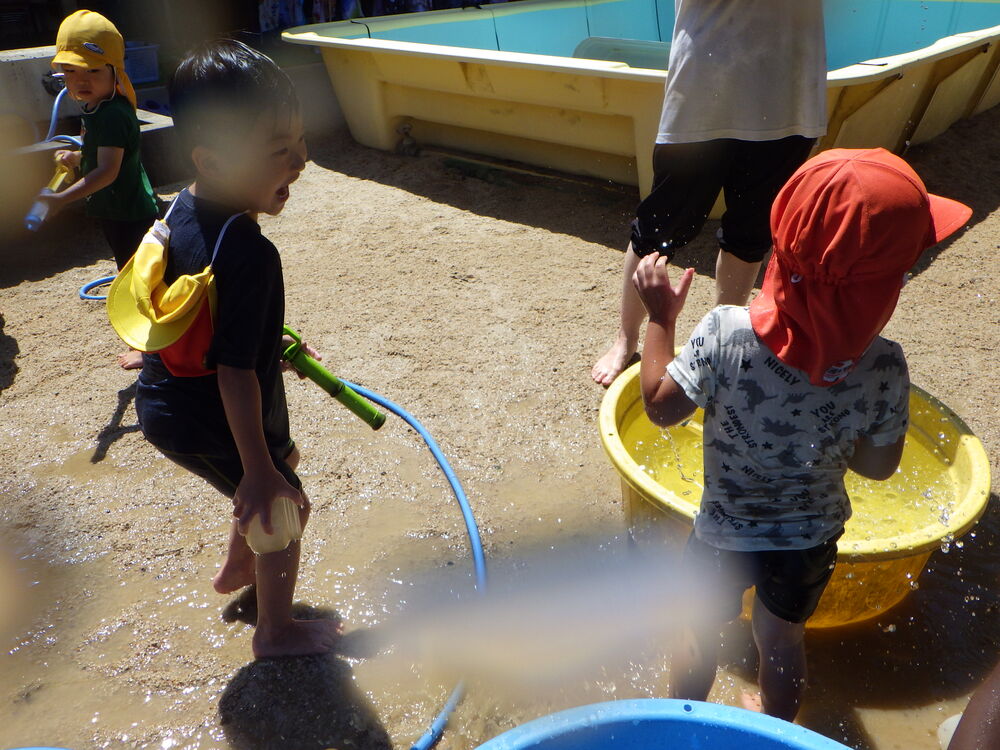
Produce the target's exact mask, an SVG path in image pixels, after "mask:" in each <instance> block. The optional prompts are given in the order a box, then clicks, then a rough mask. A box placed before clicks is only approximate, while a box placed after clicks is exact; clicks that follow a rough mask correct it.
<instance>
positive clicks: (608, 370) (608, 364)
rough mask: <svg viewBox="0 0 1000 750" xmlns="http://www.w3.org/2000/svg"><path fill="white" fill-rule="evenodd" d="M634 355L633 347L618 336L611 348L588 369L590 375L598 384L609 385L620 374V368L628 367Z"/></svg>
mask: <svg viewBox="0 0 1000 750" xmlns="http://www.w3.org/2000/svg"><path fill="white" fill-rule="evenodd" d="M634 356H635V347H634V346H629V344H628V342H627V341H626V340H625V339H624V338H622V337H621V336H619V337H618V340H617V341H615V343H614V344H612V345H611V348H610V349H608V350H607V351H606V352H604V354H603V355H602V356H601V358H600V359H599V360H597V364H596V365H594V368H593V369H592V370H591V371H590V377H592V378H593V379H594V382H595V383H597V384H598V385H603V386H609V385H611V384H612V383H613V382H614V380H615V378H617V377H618V376H619V375H620V374H621V372H622V370H624V369H625V368H626V367H628V364H629V362H630V361H631V360H632V357H634Z"/></svg>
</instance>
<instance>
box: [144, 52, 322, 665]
mask: <svg viewBox="0 0 1000 750" xmlns="http://www.w3.org/2000/svg"><path fill="white" fill-rule="evenodd" d="M170 99H171V103H172V105H173V108H174V122H175V125H176V127H177V129H178V134H179V135H180V137H181V139H182V143H183V144H184V149H185V151H186V153H188V154H190V157H191V161H192V162H193V164H194V167H195V170H196V173H197V177H196V180H195V182H194V184H192V185H191V186H190V187H189V188H187V189H185V190H183V191H181V193H180V194H179V195H178V196H177V199H176V201H175V204H174V205H173V206H172V208H171V211H170V214H169V216H168V218H167V220H166V221H167V223H168V226H169V227H170V247H169V251H168V253H167V258H168V261H167V267H166V274H165V281H166V282H167V283H168V284H169V283H172V282H173V281H174V280H176V279H177V278H178V277H179V276H181V275H184V274H197V273H199V272H201V271H202V270H203V269H204V268H205V267H206V266H208V265H209V264H210V263H211V265H212V270H213V272H214V275H215V288H216V293H217V305H216V309H215V313H214V315H213V319H214V324H213V325H214V333H213V335H212V344H211V347H210V349H209V352H208V357H207V362H206V364H207V366H208V367H209V368H214V369H215V372H210V374H206V375H201V376H195V377H179V376H176V375H172V374H171V373H170V371H169V370H168V369H167V367H166V366H165V365H164V362H163V360H162V359H161V357H160V356H158V355H156V354H147V355H144V364H143V369H142V372H141V373H140V375H139V385H138V390H137V393H136V411H137V413H138V416H139V423H140V424H141V426H142V430H143V434H144V435H145V436H146V439H147V440H149V441H150V442H151V443H152V444H153V445H155V446H156V447H157V448H158V449H160V450H161V451H162V452H163V453H164V454H165V455H166V456H167V457H168V458H170V459H171V460H172V461H174V462H175V463H177V464H179V465H181V466H183V467H184V468H186V469H188V470H189V471H191V472H193V473H194V474H197V475H198V476H200V477H202V478H204V479H206V480H207V481H208V482H209V483H210V484H212V485H213V486H214V487H215V488H216V489H218V490H219V491H220V492H222V493H223V494H225V495H227V496H228V497H231V498H232V499H233V504H234V511H233V515H234V516H235V520H234V521H233V525H232V529H231V532H230V539H229V550H228V553H227V556H226V560H225V561H224V563H223V565H222V568H221V569H220V571H219V572H218V574H217V575H216V577H215V579H214V581H213V585H214V587H215V590H216V591H218V592H219V593H231V592H233V591H236V590H238V589H240V588H242V587H244V586H248V585H251V584H256V586H257V608H258V617H257V631H256V633H255V634H254V638H253V652H254V655H255V656H256V657H258V658H262V657H274V656H292V655H302V654H314V653H322V652H325V651H328V650H329V649H330V648H331V647H332V646H333V644H334V642H335V640H336V638H337V635H338V630H337V626H336V625H335V624H334V623H333V622H331V621H326V620H294V619H292V616H291V605H292V595H293V593H294V589H295V581H296V576H297V572H298V563H299V542H298V541H293V542H292V543H291V544H290V545H289V547H288V548H287V549H285V550H283V551H281V552H271V553H268V554H261V555H254V554H253V552H252V551H251V550H250V548H249V546H248V545H247V542H246V539H245V538H244V536H243V534H244V533H246V531H247V528H248V525H249V524H250V522H251V520H252V519H253V518H254V516H259V517H260V521H261V523H262V525H263V527H264V529H265V530H266V531H270V528H271V527H270V517H269V516H270V507H271V502H272V501H273V500H274V499H275V498H277V497H288V498H291V499H292V500H293V501H294V502H295V503H296V504H297V505H298V506H299V508H300V516H301V520H302V524H303V525H305V522H306V519H307V517H308V515H309V501H308V499H307V498H306V496H305V493H303V492H302V484H301V482H300V481H299V479H298V477H297V476H296V475H295V467H296V465H297V464H298V459H299V454H298V450H297V449H296V448H295V445H294V443H293V442H292V440H291V437H290V435H289V428H288V410H287V407H286V404H285V390H284V385H283V383H282V380H281V363H280V358H281V351H282V346H283V344H282V324H283V322H284V314H285V294H284V284H283V281H282V273H281V259H280V258H279V256H278V251H277V249H276V248H275V247H274V245H272V244H271V242H269V241H268V240H267V238H265V237H264V236H263V235H262V234H261V231H260V227H259V226H258V224H257V222H256V216H257V214H258V213H259V212H264V213H268V214H271V215H276V214H278V213H280V212H281V210H282V208H283V207H284V205H285V201H286V200H287V199H288V195H289V189H288V186H289V185H290V184H291V183H292V182H294V181H295V180H296V178H297V177H298V176H299V173H300V172H301V171H302V169H303V168H304V167H305V159H306V148H305V139H304V136H303V129H302V118H301V116H300V113H299V105H298V100H297V98H296V95H295V91H294V88H293V87H292V83H291V81H289V79H288V77H287V76H286V75H285V74H284V73H283V72H282V71H281V70H280V69H279V68H278V67H277V66H276V65H275V64H274V62H272V61H271V60H270V59H269V58H267V57H265V56H264V55H262V54H260V53H258V52H256V51H254V50H252V49H250V48H249V47H247V46H245V45H243V44H241V43H239V42H234V41H220V42H212V43H209V44H206V45H204V46H202V47H201V48H199V49H198V50H196V51H195V52H194V53H193V54H191V55H190V56H189V57H188V58H187V59H185V60H184V61H183V62H182V63H181V64H180V66H179V67H178V68H177V71H176V73H175V74H174V77H173V80H172V81H171V91H170ZM220 236H221V240H220ZM213 254H214V256H215V257H214V260H213Z"/></svg>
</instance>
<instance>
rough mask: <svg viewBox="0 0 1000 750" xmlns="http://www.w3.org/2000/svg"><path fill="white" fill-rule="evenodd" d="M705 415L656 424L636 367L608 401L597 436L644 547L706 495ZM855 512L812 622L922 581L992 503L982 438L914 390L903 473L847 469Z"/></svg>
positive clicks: (684, 520)
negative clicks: (871, 476) (933, 561)
mask: <svg viewBox="0 0 1000 750" xmlns="http://www.w3.org/2000/svg"><path fill="white" fill-rule="evenodd" d="M701 418H702V416H701V411H699V412H697V414H696V415H695V416H694V417H692V419H691V420H690V421H689V422H687V423H686V424H684V425H683V426H680V425H679V426H676V427H672V428H669V429H667V430H660V428H658V427H656V426H655V425H653V424H652V423H651V422H650V421H649V420H648V419H647V418H646V413H645V411H644V409H643V404H642V396H641V394H640V391H639V365H634V366H633V367H631V368H629V369H628V370H626V371H625V372H624V373H622V375H621V376H619V378H618V379H617V380H616V381H615V382H614V383H613V384H612V386H611V387H610V388H609V389H608V392H607V394H606V395H605V397H604V401H603V403H602V404H601V411H600V430H601V441H602V443H603V445H604V450H605V452H606V453H607V455H608V458H610V459H611V463H612V464H613V465H614V467H615V469H616V470H617V471H618V473H619V474H620V475H621V485H622V497H623V499H624V502H625V512H626V514H627V517H628V523H629V527H630V529H631V531H632V533H633V536H634V537H635V538H636V539H637V541H639V543H641V544H649V543H663V542H664V541H667V542H668V543H670V542H677V543H678V544H677V547H678V548H679V547H680V543H681V542H683V541H684V540H686V539H687V536H688V535H689V534H690V532H691V528H692V526H693V523H694V515H695V512H696V511H697V509H698V505H699V502H700V500H701V491H702V476H703V475H702V451H701V440H702V423H701ZM846 481H847V489H848V491H849V493H850V495H851V503H852V506H853V510H854V515H853V517H852V518H851V519H850V520H849V521H848V523H847V529H846V531H845V533H844V536H843V537H841V540H840V543H839V548H840V551H839V554H838V556H837V567H836V569H835V570H834V574H833V578H832V580H831V581H830V585H829V586H828V588H827V590H826V592H825V593H824V595H823V599H822V600H821V601H820V605H819V609H818V610H817V611H816V614H815V615H814V616H813V617H812V618H811V619H810V620H809V622H808V625H809V627H814V628H830V627H837V626H840V625H846V624H849V623H852V622H860V621H862V620H867V619H869V618H871V617H875V616H877V615H879V614H881V613H882V612H885V611H886V610H888V609H889V608H891V607H893V606H894V605H896V604H898V603H899V602H900V601H902V600H903V598H904V597H905V596H906V595H907V593H909V591H910V590H911V588H915V587H916V582H917V578H918V576H919V575H920V572H921V571H922V570H923V568H924V564H925V563H926V562H927V558H928V557H930V555H931V553H932V552H933V551H934V550H936V549H939V548H941V547H942V546H945V545H950V544H952V543H953V542H954V541H955V540H956V539H958V538H959V537H961V536H962V535H963V534H965V533H966V532H967V531H968V530H969V529H970V528H971V527H972V525H973V524H975V522H976V521H977V520H978V519H979V517H980V515H982V513H983V511H984V510H985V509H986V503H987V499H988V497H989V490H990V467H989V461H988V460H987V457H986V452H985V450H984V449H983V445H982V443H981V442H980V441H979V439H978V438H976V436H975V435H973V434H972V432H971V431H970V430H969V428H968V427H967V426H966V425H965V423H964V422H962V420H961V419H959V418H958V417H957V416H956V415H955V414H954V413H953V412H952V411H951V410H950V409H948V407H947V406H945V405H944V404H942V403H941V402H940V401H938V400H937V399H936V398H934V397H933V396H931V395H930V394H928V393H926V392H925V391H923V390H921V389H920V388H916V387H913V389H912V392H911V395H910V428H909V431H908V432H907V436H906V447H905V449H904V451H903V459H902V462H901V465H900V470H899V471H898V472H897V473H896V474H895V476H893V477H892V478H891V479H889V480H887V481H885V482H875V481H871V480H868V479H864V478H862V477H860V476H858V475H856V474H854V473H853V472H848V475H847V480H846Z"/></svg>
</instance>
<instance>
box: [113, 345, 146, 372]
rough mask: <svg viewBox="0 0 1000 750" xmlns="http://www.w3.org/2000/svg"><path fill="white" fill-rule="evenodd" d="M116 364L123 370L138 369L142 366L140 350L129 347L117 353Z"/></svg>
mask: <svg viewBox="0 0 1000 750" xmlns="http://www.w3.org/2000/svg"><path fill="white" fill-rule="evenodd" d="M118 364H119V365H121V368H122V369H123V370H139V369H141V368H142V352H137V351H136V350H135V349H129V350H128V351H127V352H122V353H121V354H119V355H118Z"/></svg>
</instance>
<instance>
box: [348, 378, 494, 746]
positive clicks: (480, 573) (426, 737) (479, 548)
mask: <svg viewBox="0 0 1000 750" xmlns="http://www.w3.org/2000/svg"><path fill="white" fill-rule="evenodd" d="M344 385H346V386H347V387H348V388H351V389H353V390H354V391H355V392H357V393H358V394H360V395H362V396H364V397H365V398H366V399H368V400H369V401H371V402H372V403H375V404H378V405H379V406H381V407H382V408H384V409H386V410H388V411H391V412H392V413H393V414H395V415H396V416H397V417H399V418H401V419H402V420H403V421H404V422H406V423H407V424H408V425H409V426H410V427H412V428H413V429H414V430H416V431H417V434H418V435H420V437H421V438H423V441H424V443H425V444H426V445H427V448H428V449H429V450H430V452H431V455H433V456H434V460H435V461H437V464H438V466H440V467H441V471H442V472H444V476H445V478H446V479H447V480H448V484H449V485H451V491H452V492H453V493H454V494H455V500H457V501H458V507H459V508H461V510H462V518H463V519H465V528H466V531H467V532H468V535H469V547H470V549H471V550H472V562H473V565H474V566H475V570H476V590H477V591H478V592H479V593H485V591H486V555H485V553H484V552H483V540H482V539H481V538H480V536H479V527H478V526H477V524H476V519H475V517H474V516H473V515H472V508H471V507H470V506H469V499H468V498H467V497H466V496H465V490H464V489H463V488H462V484H461V482H459V481H458V477H456V476H455V472H454V471H453V470H452V468H451V464H449V463H448V459H447V458H445V455H444V453H442V452H441V449H440V448H439V447H438V444H437V443H436V442H434V438H433V437H431V434H430V433H429V432H428V431H427V429H426V428H425V427H424V426H423V425H422V424H420V422H419V421H418V420H417V418H416V417H414V416H413V415H412V414H410V413H409V412H408V411H406V409H404V408H403V407H401V406H399V405H398V404H395V403H393V402H392V401H390V400H389V399H387V398H385V397H384V396H380V395H379V394H377V393H375V392H374V391H370V390H368V389H367V388H365V387H364V386H360V385H355V384H354V383H351V382H350V381H347V380H345V381H344ZM464 694H465V685H464V684H463V683H461V682H460V683H459V684H458V685H456V686H455V688H454V689H453V690H452V691H451V695H450V696H448V700H447V701H445V704H444V706H443V707H442V709H441V711H440V713H439V714H438V715H437V717H436V718H435V719H434V721H432V722H431V725H430V727H428V729H427V731H426V732H424V734H423V736H422V737H421V738H420V739H419V740H417V741H416V742H414V743H413V745H411V746H410V750H428V748H431V747H433V746H434V744H435V743H437V741H438V740H439V739H441V735H442V733H443V732H444V728H445V726H447V724H448V718H449V717H450V716H451V714H452V712H453V711H454V710H455V707H456V706H457V705H458V703H459V701H461V700H462V696H463V695H464Z"/></svg>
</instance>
